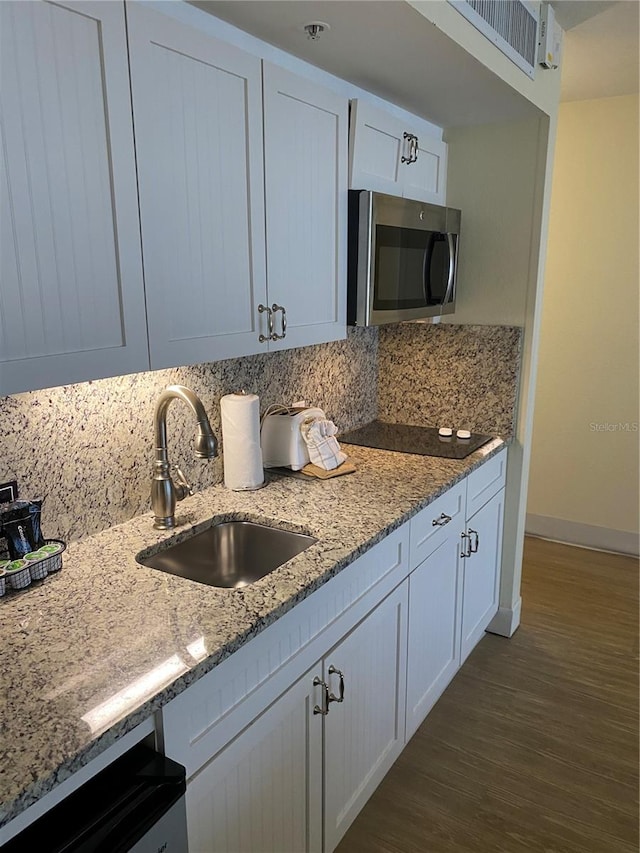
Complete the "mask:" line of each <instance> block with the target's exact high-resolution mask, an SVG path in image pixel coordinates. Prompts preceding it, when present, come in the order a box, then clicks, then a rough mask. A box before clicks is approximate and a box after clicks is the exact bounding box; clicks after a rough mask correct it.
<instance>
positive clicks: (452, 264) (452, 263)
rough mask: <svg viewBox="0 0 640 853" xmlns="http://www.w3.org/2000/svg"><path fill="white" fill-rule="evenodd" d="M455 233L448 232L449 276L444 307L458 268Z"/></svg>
mask: <svg viewBox="0 0 640 853" xmlns="http://www.w3.org/2000/svg"><path fill="white" fill-rule="evenodd" d="M453 236H454V235H453V234H451V232H447V244H448V246H449V276H448V278H447V290H446V293H445V294H444V300H443V302H442V306H443V307H444V306H445V305H446V304H447V302H448V301H449V297H450V295H451V290H452V288H453V277H454V273H455V269H456V245H455V242H454V239H453Z"/></svg>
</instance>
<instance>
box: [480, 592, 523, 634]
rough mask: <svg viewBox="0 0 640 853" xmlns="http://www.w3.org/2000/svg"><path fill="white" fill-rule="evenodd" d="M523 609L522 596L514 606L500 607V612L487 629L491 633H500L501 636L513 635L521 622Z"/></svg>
mask: <svg viewBox="0 0 640 853" xmlns="http://www.w3.org/2000/svg"><path fill="white" fill-rule="evenodd" d="M521 609H522V599H521V598H519V599H518V601H517V602H516V603H515V604H514V605H513V607H499V608H498V612H497V613H496V615H495V616H494V617H493V619H492V620H491V622H489V626H488V627H487V631H488V632H489V633H490V634H500V636H501V637H512V636H513V635H514V634H515V632H516V628H517V627H518V625H519V624H520V611H521Z"/></svg>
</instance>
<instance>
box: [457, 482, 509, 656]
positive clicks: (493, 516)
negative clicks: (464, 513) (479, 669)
mask: <svg viewBox="0 0 640 853" xmlns="http://www.w3.org/2000/svg"><path fill="white" fill-rule="evenodd" d="M503 515H504V489H502V490H501V491H499V492H498V494H497V495H495V496H494V497H493V498H492V499H491V500H490V501H489V502H488V503H486V504H485V505H484V506H483V507H482V509H479V510H478V511H477V512H476V513H475V515H473V516H472V517H471V518H470V519H469V521H468V522H467V534H468V535H469V537H470V542H471V545H472V547H473V548H475V547H476V546H477V550H475V551H474V552H473V553H471V554H470V555H469V556H468V557H465V558H464V559H463V561H462V562H463V563H464V588H463V598H462V645H461V661H464V660H465V659H466V658H467V657H468V655H469V653H470V652H471V651H472V649H473V648H474V646H475V645H476V644H477V643H478V641H479V640H480V639H481V638H482V636H483V635H484V632H485V629H486V627H487V625H488V624H489V622H490V621H491V620H492V619H493V617H494V616H495V614H496V611H497V609H498V588H499V583H500V560H501V557H502V519H503ZM467 550H468V548H467Z"/></svg>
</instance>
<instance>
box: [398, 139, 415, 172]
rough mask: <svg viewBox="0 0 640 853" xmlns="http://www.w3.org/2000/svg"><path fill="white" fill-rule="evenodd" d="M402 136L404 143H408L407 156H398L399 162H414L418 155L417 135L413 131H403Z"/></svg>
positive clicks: (408, 163)
mask: <svg viewBox="0 0 640 853" xmlns="http://www.w3.org/2000/svg"><path fill="white" fill-rule="evenodd" d="M402 138H403V139H404V140H405V144H406V143H407V142H408V143H409V156H408V157H405V156H404V154H403V155H402V157H401V158H400V162H401V163H406V164H407V166H409V165H410V164H411V163H415V162H416V160H417V159H418V155H417V154H416V150H417V145H418V137H417V136H416V135H415V134H413V133H403V134H402Z"/></svg>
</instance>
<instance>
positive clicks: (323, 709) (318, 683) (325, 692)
mask: <svg viewBox="0 0 640 853" xmlns="http://www.w3.org/2000/svg"><path fill="white" fill-rule="evenodd" d="M313 686H314V687H322V699H323V704H322V706H320V705H316V706H315V708H314V709H313V713H314V714H322V716H323V717H326V716H327V714H328V713H329V702H330V701H331V699H330V696H329V687H328V686H327V685H326V684H325V683H324V681H323V680H322V679H321V678H318V676H317V675H316V677H315V678H314V679H313Z"/></svg>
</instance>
